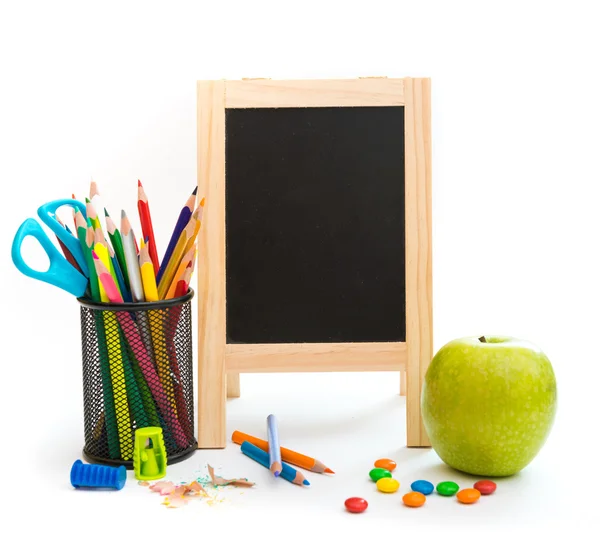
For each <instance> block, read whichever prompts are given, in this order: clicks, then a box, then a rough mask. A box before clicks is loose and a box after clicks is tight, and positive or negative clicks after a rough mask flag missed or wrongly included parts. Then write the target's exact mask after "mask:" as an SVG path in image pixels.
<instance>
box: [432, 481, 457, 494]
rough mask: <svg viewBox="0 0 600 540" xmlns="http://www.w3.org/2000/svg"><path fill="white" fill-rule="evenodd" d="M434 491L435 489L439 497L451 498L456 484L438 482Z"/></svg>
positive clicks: (454, 492) (455, 490)
mask: <svg viewBox="0 0 600 540" xmlns="http://www.w3.org/2000/svg"><path fill="white" fill-rule="evenodd" d="M435 489H437V492H438V493H439V494H440V495H443V496H444V497H451V496H452V495H456V492H457V491H458V484H457V483H456V482H440V483H439V484H438V485H437V486H436V488H435Z"/></svg>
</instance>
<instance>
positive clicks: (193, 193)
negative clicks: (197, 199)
mask: <svg viewBox="0 0 600 540" xmlns="http://www.w3.org/2000/svg"><path fill="white" fill-rule="evenodd" d="M196 193H198V186H196V187H195V188H194V191H192V195H196Z"/></svg>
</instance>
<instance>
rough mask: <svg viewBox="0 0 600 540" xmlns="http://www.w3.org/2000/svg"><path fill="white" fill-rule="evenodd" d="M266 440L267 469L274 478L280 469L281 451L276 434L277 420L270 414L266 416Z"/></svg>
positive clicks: (279, 472)
mask: <svg viewBox="0 0 600 540" xmlns="http://www.w3.org/2000/svg"><path fill="white" fill-rule="evenodd" d="M267 440H268V441H269V469H271V472H272V473H273V474H274V475H275V476H279V475H280V474H281V469H282V466H281V463H282V461H281V449H280V448H279V434H278V433H277V418H275V416H274V415H272V414H270V415H269V416H267Z"/></svg>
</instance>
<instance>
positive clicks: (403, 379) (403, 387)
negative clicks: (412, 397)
mask: <svg viewBox="0 0 600 540" xmlns="http://www.w3.org/2000/svg"><path fill="white" fill-rule="evenodd" d="M400 395H401V396H405V395H406V370H404V371H401V372H400Z"/></svg>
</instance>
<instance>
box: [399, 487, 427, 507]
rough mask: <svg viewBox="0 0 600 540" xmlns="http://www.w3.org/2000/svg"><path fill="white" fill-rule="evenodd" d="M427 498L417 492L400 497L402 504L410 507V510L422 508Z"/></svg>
mask: <svg viewBox="0 0 600 540" xmlns="http://www.w3.org/2000/svg"><path fill="white" fill-rule="evenodd" d="M426 500H427V497H425V495H423V494H422V493H419V492H418V491H411V492H410V493H407V494H406V495H404V497H402V502H403V503H404V504H405V505H406V506H410V507H412V508H418V507H419V506H423V505H424V504H425V501H426Z"/></svg>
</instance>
